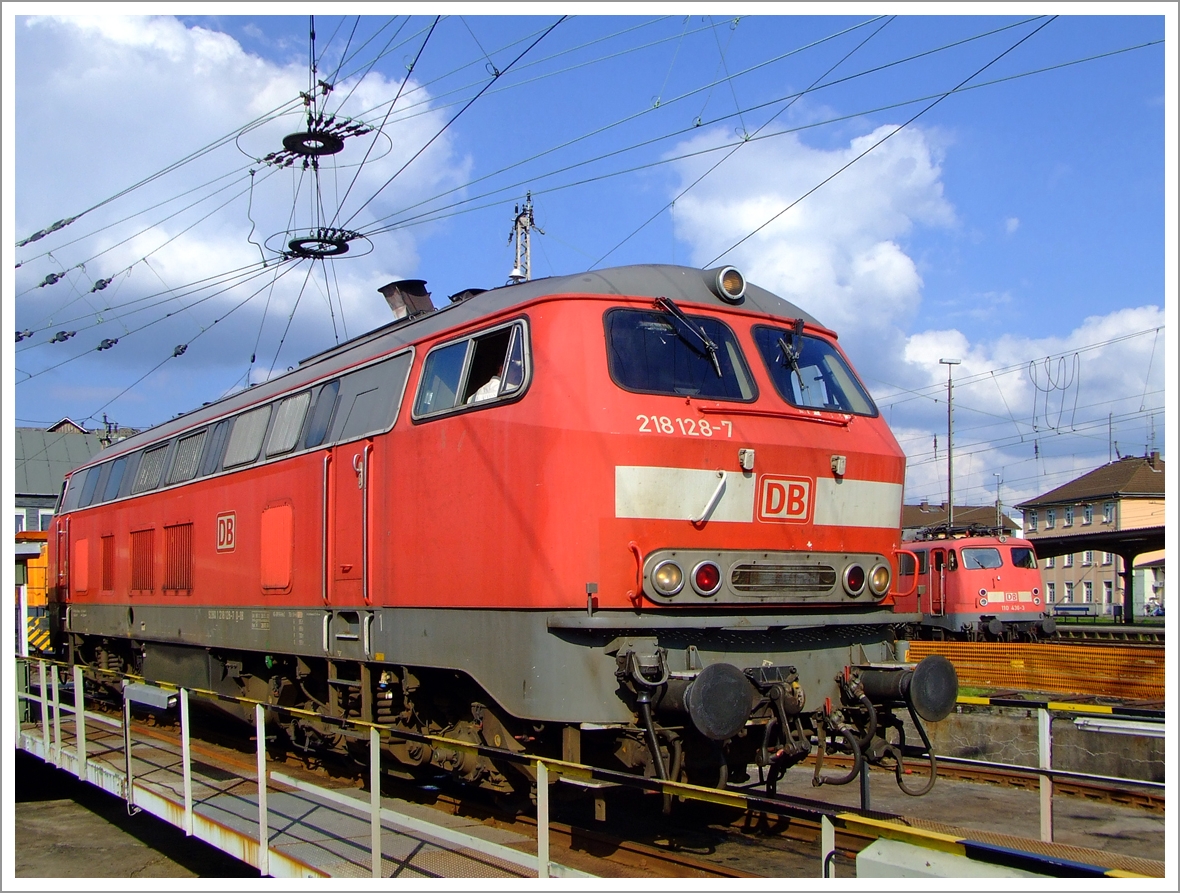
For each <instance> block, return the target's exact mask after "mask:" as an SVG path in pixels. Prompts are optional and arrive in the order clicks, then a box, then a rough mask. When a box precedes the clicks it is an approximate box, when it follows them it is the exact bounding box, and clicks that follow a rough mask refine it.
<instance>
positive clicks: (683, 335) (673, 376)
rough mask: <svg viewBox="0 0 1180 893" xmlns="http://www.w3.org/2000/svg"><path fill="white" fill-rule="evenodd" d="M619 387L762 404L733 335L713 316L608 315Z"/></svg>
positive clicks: (609, 340) (611, 362) (657, 312)
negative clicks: (757, 401) (758, 399)
mask: <svg viewBox="0 0 1180 893" xmlns="http://www.w3.org/2000/svg"><path fill="white" fill-rule="evenodd" d="M605 324H606V344H607V362H608V365H609V368H610V375H611V378H612V379H614V382H615V384H617V385H618V386H619V387H621V388H623V389H624V390H627V391H635V392H638V393H641V394H663V395H667V396H669V397H699V398H701V399H705V400H734V401H739V402H743V403H749V402H752V401H754V400H756V399H757V398H758V389H757V387H756V386H755V384H754V379H753V377H752V376H751V375H750V370H749V367H748V366H747V365H746V360H745V357H744V356H743V355H742V351H741V348H740V347H739V346H738V343H737V338H736V337H735V336H734V334H733V330H732V329H730V328H729V326H727V325H726V324H725V323H723V322H722V321H721V320H719V319H716V318H714V317H711V316H687V315H683V314H681V315H676V314H675V313H673V312H665V311H663V310H632V309H628V308H622V307H617V308H615V309H613V310H609V311H607V314H606V320H605Z"/></svg>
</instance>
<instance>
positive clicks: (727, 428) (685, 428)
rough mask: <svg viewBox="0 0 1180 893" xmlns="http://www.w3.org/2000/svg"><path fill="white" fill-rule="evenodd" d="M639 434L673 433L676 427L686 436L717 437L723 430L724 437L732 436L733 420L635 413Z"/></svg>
mask: <svg viewBox="0 0 1180 893" xmlns="http://www.w3.org/2000/svg"><path fill="white" fill-rule="evenodd" d="M635 419H636V421H638V422H639V431H640V433H641V434H675V433H676V429H677V428H679V429H680V433H681V434H683V435H685V436H686V437H712V436H713V435H714V434H716V435H717V436H718V437H720V436H721V434H722V432H724V434H725V436H726V437H733V422H729V421H721V420H719V421H715V422H710V421H709V420H708V419H673V418H669V417H668V416H666V415H637V416H636V417H635Z"/></svg>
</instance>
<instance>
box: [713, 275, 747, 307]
mask: <svg viewBox="0 0 1180 893" xmlns="http://www.w3.org/2000/svg"><path fill="white" fill-rule="evenodd" d="M712 272H713V274H714V275H713V281H712V282H711V283H710V285H709V287H710V288H711V289H712V290H713V293H714V294H715V295H717V297H719V298H721V300H723V301H728V302H729V303H730V304H740V303H741V301H742V298H744V297H745V295H746V277H745V276H743V275H742V274H741V272H740V271H739V270H738V269H737V268H736V267H718V268H717V269H716V270H714V271H712Z"/></svg>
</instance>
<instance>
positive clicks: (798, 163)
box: [676, 125, 955, 336]
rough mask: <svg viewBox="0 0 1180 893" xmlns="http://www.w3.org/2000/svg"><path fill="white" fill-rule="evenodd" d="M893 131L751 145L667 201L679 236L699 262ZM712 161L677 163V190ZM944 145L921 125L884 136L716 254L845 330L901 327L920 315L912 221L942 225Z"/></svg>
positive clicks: (699, 142)
mask: <svg viewBox="0 0 1180 893" xmlns="http://www.w3.org/2000/svg"><path fill="white" fill-rule="evenodd" d="M893 129H894V128H893V127H891V126H888V125H885V126H882V127H879V128H877V129H876V130H875V131H873V132H872V133H870V134H866V135H864V136H860V137H856V138H854V139H852V140H851V141H850V143H849V145H848V146H846V147H843V148H840V149H835V150H823V149H815V148H811V147H809V146H807V145H805V144H804V143H803V142H802V141H801V140H800V139H799V138H798V137H797V136H795V135H793V134H792V135H788V136H783V137H779V138H776V139H772V140H763V141H760V142H756V143H748V144H746V145H744V146H742V148H741V149H740V150H739V151H738V152H737V153H736V154H735V155H734V157H733V158H731V159H730V160H728V161H727V162H726V163H725V164H723V165H722V166H721V167H720V168H719V169H718V170H717V171H715V172H714V173H712V174H710V175H709V177H707V178H706V179H705V180H704V181H703V182H702V183H700V184H699V185H698V186H696V187H694V188H693V189H692V191H690V192H689V193H688V194H687V195H686V196H684V197H683V198H681V199H679V200H678V201H677V204H676V209H677V212H676V226H677V236H678V237H679V238H681V239H683V240H685V241H688V242H689V243H691V244H692V245H693V261H694V262H696V263H701V264H703V263H707V262H708V261H709V260H710V259H711V258H712V257H713V256H715V255H716V254H718V253H720V252H721V251H723V250H725V249H726V248H728V247H729V246H730V245H732V244H733V243H735V242H737V241H738V240H739V239H741V238H742V237H744V236H747V235H748V234H749V233H751V232H753V231H754V230H755V229H757V228H758V227H762V226H763V224H767V221H770V220H771V219H772V218H774V217H775V215H777V214H780V212H782V211H783V209H784V208H787V207H788V206H789V205H791V204H792V203H793V202H796V201H797V200H798V199H799V198H800V196H802V195H804V194H805V193H807V191H808V190H810V189H812V188H813V187H814V186H815V185H816V184H817V183H819V182H821V181H823V180H824V179H825V178H827V177H829V176H831V175H832V174H833V173H835V172H836V171H837V170H839V169H840V168H841V167H842V166H844V165H846V164H848V162H850V161H852V159H854V158H856V157H857V156H858V155H860V154H861V153H863V152H865V150H866V149H869V148H870V146H872V145H873V144H874V143H877V142H878V141H879V140H881V139H882V138H883V137H885V136H886V135H887V134H888V133H889V132H890V131H891V130H893ZM719 135H720V132H708V133H703V134H700V135H697V136H695V137H694V138H693V139H692V140H690V141H688V142H687V143H686V144H684V145H681V146H678V147H677V149H676V152H677V153H680V152H684V151H693V150H696V149H701V148H704V147H706V146H708V145H711V144H715V142H716V141H717V140H718V138H719ZM715 160H716V156H703V157H702V158H699V159H693V160H692V161H686V162H678V164H677V168H678V171H679V173H680V179H681V187H680V188H683V186H684V185H687V184H688V183H691V182H692V181H693V180H695V179H696V178H697V177H698V176H699V175H700V174H701V173H703V171H704V170H705V168H706V167H707V166H708V165H710V164H712V163H714V161H715ZM940 163H941V149H940V148H939V147H938V146H936V145H934V144H932V141H931V140H930V139H929V137H928V135H927V134H926V133H924V132H923V131H920V130H915V129H911V130H903V131H901V132H900V133H898V134H896V135H895V136H893V137H892V138H890V139H888V140H885V142H883V143H881V144H880V145H879V146H877V147H876V148H875V149H873V150H872V151H871V152H869V154H867V155H865V156H864V157H863V158H861V159H860V160H859V161H857V162H856V163H855V164H853V165H852V166H851V167H849V168H848V169H847V170H845V171H844V172H843V173H841V174H839V175H838V176H837V177H836V178H835V179H833V180H832V181H831V182H829V183H827V184H826V185H824V186H822V187H821V188H820V189H819V190H818V191H817V192H815V193H814V194H813V195H810V196H808V197H807V198H804V199H803V200H802V201H799V202H798V203H797V204H795V205H794V207H792V208H791V209H790V210H789V211H787V212H786V213H782V214H781V216H779V217H777V219H774V220H773V222H771V223H769V224H767V225H766V226H765V227H764V228H762V229H761V230H759V231H758V232H757V233H756V234H755V235H754V236H752V237H751V238H749V239H747V241H745V242H744V243H743V244H742V245H740V246H739V247H738V248H736V249H735V250H733V251H731V252H729V253H728V254H726V255H725V258H724V259H725V261H726V262H729V263H734V264H736V265H737V266H739V267H741V268H742V269H743V270H744V271H745V272H746V273H747V275H748V276H749V277H750V279H751V280H752V281H755V282H758V283H759V284H760V285H763V286H765V287H767V288H770V289H771V290H773V291H775V292H776V293H778V294H781V295H782V296H783V297H785V298H787V299H789V300H795V301H797V302H798V303H799V304H800V305H801V306H803V307H807V308H822V310H818V309H817V311H816V315H817V316H818V317H819V318H820V320H821V321H822V322H824V323H825V324H827V325H829V326H832V327H834V328H836V329H838V330H839V331H840V332H841V333H842V334H844V333H847V334H848V335H850V336H855V334H857V330H858V329H862V328H863V327H865V326H866V325H867V324H869V323H870V321H873V320H880V319H882V318H884V319H888V320H891V321H898V320H901V319H905V318H908V317H909V316H911V315H912V314H913V313H914V312H915V311H916V309H917V306H918V303H919V300H920V294H921V287H922V278H921V276H920V274H919V272H918V269H917V265H916V264H915V263H914V261H913V259H912V258H910V257H909V256H908V255H907V254H906V252H905V249H904V247H903V244H902V243H903V241H904V239H905V237H906V236H907V235H908V234H909V233H910V232H911V231H912V230H913V228H914V226H915V225H924V226H940V227H946V226H951V225H953V224H954V223H955V213H954V209H953V208H952V207H951V205H950V203H949V202H948V201H947V200H946V198H945V197H944V195H943V186H942V182H941V179H940V176H941V169H940Z"/></svg>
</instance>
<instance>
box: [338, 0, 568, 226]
mask: <svg viewBox="0 0 1180 893" xmlns="http://www.w3.org/2000/svg"><path fill="white" fill-rule="evenodd" d="M567 18H568V16H562V17H561V18H560V19H558V20H557V21H556V22H554V23H553V24H552V25H550V26H549V28H548V29H546V30H545V31H544V32H543V33H542V34H541V36H540V37H538V38H537V39H536V40H534V41H533V42H532V43H530V44H529V45H528V46H527V47H525V49H524V50H523V51H522V52H521V53H520V55H519V56H517V57H516V58H515V59H513V60H512V61H511V62H509V63H508V65H507V66H506V67H505V68H504V70H503V71H500V72H497V73H496V74H495V75H493V77H492V79H491V80H490V81H488V83H487V85H486V86H485V87H484V88H483V89H482V90H480V91H479V92H478V93H476V94H475V95H474V96H473V97H471V99H470V100H468V102H467V104H466V105H464V106H463V108H461V109H460V110H459V111H458V112H456V113H455V115H454V117H452V118H451V119H450V120H449V121H447V123H446V124H444V125H443V126H442V128H441V129H439V130H438V131H437V132H436V133H435V134H434V136H432V137H431V138H430V139H429V140H427V141H426V143H425V145H423V146H422V147H421V148H420V149H419V150H418V151H417V152H415V153H414V154H413V155H412V156H410V159H409V160H408V161H407V162H406V163H405V164H403V165H402V166H401V167H400V168H398V169H397V170H396V171H395V172H394V173H393V175H392V176H391V177H390V178H389V179H388V180H386V181H385V183H383V184H382V185H381V186H380V187H379V188H378V189H377V191H376V192H374V193H373V194H372V195H371V196H370V197H369V198H368V199H366V200H365V202H364V203H363V204H362V205H361V206H360V207H359V208H357V209H356V211H354V212H353V214H352V216H351V217H349V218H348V219H347V220H346V221H345V222H344V226H348V224H349V223H351V222H352V221H353V220H355V219H356V217H357V215H358V214H360V212H361V211H363V210H364V209H365V208H366V207H368V205H369V204H370V203H371V202H372V201H373V200H374V199H375V198H377V196H378V195H380V194H381V193H382V192H383V191H384V190H385V189H386V188H387V187H388V186H389V184H390V183H392V182H393V181H394V180H395V179H397V177H398V176H399V175H401V173H402V172H403V171H405V170H406V168H408V167H409V166H410V165H411V164H413V163H414V162H415V161H416V160H417V159H418V157H419V156H421V154H422V153H423V152H425V151H426V150H427V149H428V148H430V146H431V145H433V144H434V141H435V140H436V139H438V138H439V137H440V136H442V135H443V133H445V132H446V130H447V129H448V128H449V127H450V126H451V125H452V124H454V123H455V121H457V120H458V119H459V117H460V116H462V114H463V113H464V112H466V111H467V110H468V109H469V108H471V106H472V105H474V104H475V102H476V101H477V100H478V99H479V98H480V97H481V96H483V94H484V93H485V92H487V89H488V87H491V85H492V84H494V83H495V82H496V81H497V80H499V79H500V78H501V77H502V76H504V75H505V74H507V73H508V72H509V71H511V70H512V68H513V66H515V65H516V63H517V62H519V61H520V60H521V59H523V58H524V56H525V55H526V54H527V53H528V52H529V51H530V50H531V49H532V48H533V47H535V46H536V45H537V44H538V43H540V42H541V41H542V40H544V39H545V38H546V37H548V36H549V34H551V33H552V32H553V29H554V28H556V27H557V26H558V25H560V24H561V23H562V22H564V21H565V20H566V19H567Z"/></svg>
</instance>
